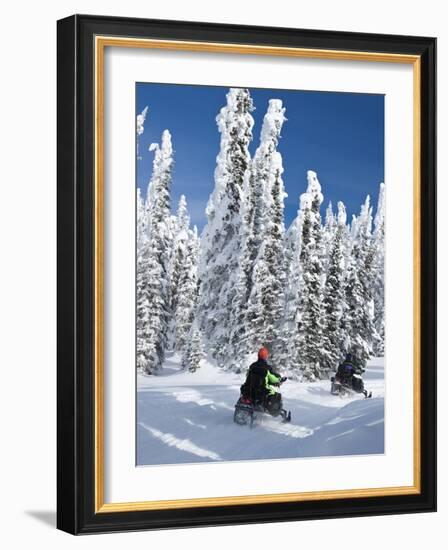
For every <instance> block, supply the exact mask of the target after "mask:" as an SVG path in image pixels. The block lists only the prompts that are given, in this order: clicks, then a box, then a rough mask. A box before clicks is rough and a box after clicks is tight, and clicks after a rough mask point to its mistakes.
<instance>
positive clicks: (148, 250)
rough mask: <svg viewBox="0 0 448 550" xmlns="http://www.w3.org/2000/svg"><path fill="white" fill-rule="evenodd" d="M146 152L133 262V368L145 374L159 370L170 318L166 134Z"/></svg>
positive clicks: (169, 157) (169, 175)
mask: <svg viewBox="0 0 448 550" xmlns="http://www.w3.org/2000/svg"><path fill="white" fill-rule="evenodd" d="M150 150H151V151H154V161H153V172H152V177H151V180H150V183H149V188H148V193H147V200H146V205H145V207H144V208H143V207H142V205H141V204H140V206H139V210H140V215H141V212H142V211H145V210H146V212H145V214H146V216H147V221H146V223H143V222H142V221H141V222H140V225H141V228H140V229H144V231H145V236H144V241H145V244H144V245H143V249H141V253H140V254H139V256H140V257H139V258H138V260H137V365H138V367H140V368H141V369H142V370H144V371H145V372H147V373H153V372H154V371H157V370H158V369H160V368H161V366H162V363H163V360H164V357H165V350H166V347H167V332H168V323H169V318H170V303H169V301H170V262H171V249H172V223H171V212H170V208H171V205H170V187H171V178H172V167H173V148H172V144H171V135H170V133H169V132H168V130H165V131H164V132H163V134H162V143H161V145H160V146H159V145H158V144H152V145H151V146H150ZM140 202H141V201H140ZM140 229H139V230H140Z"/></svg>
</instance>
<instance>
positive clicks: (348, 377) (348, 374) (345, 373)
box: [336, 353, 368, 397]
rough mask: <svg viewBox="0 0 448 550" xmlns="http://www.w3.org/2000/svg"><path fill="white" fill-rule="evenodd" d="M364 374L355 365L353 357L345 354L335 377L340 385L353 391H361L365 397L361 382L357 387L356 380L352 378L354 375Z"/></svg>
mask: <svg viewBox="0 0 448 550" xmlns="http://www.w3.org/2000/svg"><path fill="white" fill-rule="evenodd" d="M363 373H364V369H363V368H362V367H360V366H359V365H356V363H355V361H354V357H353V355H352V354H351V353H347V355H346V356H345V359H344V361H343V362H342V363H341V364H340V365H339V367H338V370H337V374H336V376H337V377H338V378H339V380H340V382H341V384H343V385H344V386H349V387H350V388H353V389H354V390H355V391H361V392H362V393H363V394H364V395H365V396H366V397H367V395H368V394H367V391H366V390H365V389H364V385H363V383H362V380H361V382H360V386H359V387H357V383H355V380H356V378H355V379H354V378H353V375H354V374H357V375H358V376H361V375H362V374H363Z"/></svg>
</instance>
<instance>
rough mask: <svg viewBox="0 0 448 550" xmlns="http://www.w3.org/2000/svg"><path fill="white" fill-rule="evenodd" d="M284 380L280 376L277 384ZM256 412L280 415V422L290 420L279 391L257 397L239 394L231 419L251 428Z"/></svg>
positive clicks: (289, 413) (289, 414) (289, 412)
mask: <svg viewBox="0 0 448 550" xmlns="http://www.w3.org/2000/svg"><path fill="white" fill-rule="evenodd" d="M285 381H286V378H282V379H281V381H280V382H279V385H280V384H283V382H285ZM258 413H267V414H269V415H271V416H274V417H277V416H280V417H281V418H282V422H284V423H285V422H291V411H287V410H286V409H284V408H283V401H282V396H281V394H280V393H276V394H274V395H267V396H263V397H260V398H259V399H252V398H251V397H248V396H244V395H240V397H239V399H238V401H237V402H236V404H235V412H234V414H233V421H234V422H235V423H236V424H239V425H240V426H245V425H249V426H250V427H251V428H252V427H253V424H254V421H255V420H256V418H257V417H258Z"/></svg>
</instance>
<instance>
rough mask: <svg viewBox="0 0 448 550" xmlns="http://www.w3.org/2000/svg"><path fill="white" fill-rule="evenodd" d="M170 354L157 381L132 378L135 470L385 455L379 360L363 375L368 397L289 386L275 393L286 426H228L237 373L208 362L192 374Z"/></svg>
mask: <svg viewBox="0 0 448 550" xmlns="http://www.w3.org/2000/svg"><path fill="white" fill-rule="evenodd" d="M179 362H180V358H179V357H178V356H176V355H172V356H171V357H169V358H168V359H167V360H166V363H165V365H164V369H163V372H162V373H161V374H159V375H157V376H144V375H140V374H139V375H138V376H137V465H140V466H141V465H150V464H182V463H192V462H208V461H223V460H226V461H228V460H249V459H268V458H270V459H273V458H299V457H320V456H337V455H353V454H372V453H374V454H379V453H383V452H384V362H383V359H382V358H377V359H373V360H371V361H370V362H369V364H368V367H367V371H366V373H365V375H364V380H365V384H366V389H368V390H372V391H373V398H372V399H364V397H363V396H359V395H356V396H353V397H349V398H347V397H345V398H341V397H338V396H332V395H331V394H330V382H329V381H321V382H315V383H307V384H305V383H298V382H295V381H293V380H288V381H287V382H286V383H285V384H283V386H282V388H281V392H282V395H283V402H284V406H285V408H287V409H290V410H291V414H292V421H291V423H289V424H282V423H281V421H280V420H279V419H278V418H272V417H270V416H268V415H265V414H261V415H260V416H259V417H258V419H257V420H256V423H255V425H254V428H252V429H250V428H249V427H248V426H238V425H236V424H234V422H233V411H234V405H235V402H236V401H237V399H238V396H239V387H240V386H241V384H242V383H243V381H244V378H245V376H244V375H243V374H240V375H237V374H233V373H229V372H222V371H220V370H218V369H217V368H215V367H214V366H212V365H211V364H209V363H207V362H206V361H204V362H203V366H202V367H201V368H200V369H199V370H198V371H196V372H195V373H190V372H185V371H182V370H180V369H179Z"/></svg>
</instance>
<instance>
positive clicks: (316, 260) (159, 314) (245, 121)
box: [137, 88, 385, 380]
mask: <svg viewBox="0 0 448 550" xmlns="http://www.w3.org/2000/svg"><path fill="white" fill-rule="evenodd" d="M253 108H254V107H253V102H252V98H251V96H250V93H249V91H248V90H247V89H237V88H233V89H230V90H229V92H228V94H227V103H226V105H225V106H224V107H223V108H222V109H221V111H220V113H219V114H218V116H217V119H216V121H217V125H218V130H219V132H220V134H221V144H220V152H219V154H218V157H217V166H216V170H215V188H214V190H213V193H212V194H211V196H210V199H209V202H208V205H207V208H206V215H207V224H206V226H205V228H204V231H203V233H202V235H201V238H200V239H199V238H198V235H197V231H196V228H194V229H190V223H189V217H188V212H187V205H186V201H185V198H184V197H182V198H181V201H180V203H179V207H178V212H177V215H176V216H173V215H171V205H170V186H171V180H172V167H173V150H172V145H171V136H170V134H169V132H168V131H165V132H164V134H163V136H162V143H161V145H160V146H159V145H153V146H152V147H151V149H152V150H153V151H154V162H153V173H152V177H151V180H150V183H149V186H148V192H147V195H146V197H145V198H144V199H143V198H142V197H141V196H140V194H138V199H137V200H138V216H137V217H138V220H137V366H138V368H140V369H142V370H144V371H146V372H148V373H154V372H155V371H157V370H158V369H160V368H161V367H162V364H163V361H164V354H165V351H166V350H168V349H173V350H177V351H179V352H181V353H182V354H183V355H182V356H183V364H184V366H185V367H186V368H189V369H190V370H195V369H196V368H198V366H199V365H200V361H201V359H202V358H203V357H204V354H205V351H206V352H207V354H209V356H210V357H211V358H213V359H214V361H215V362H216V363H217V364H218V365H219V366H220V367H223V368H226V369H233V370H235V371H239V370H241V369H243V368H246V367H247V362H248V356H249V355H250V354H252V353H253V352H254V350H256V349H258V348H259V347H260V346H261V345H265V346H267V347H268V348H270V350H271V354H272V361H273V363H274V364H275V365H276V366H277V367H278V368H281V369H282V370H283V371H287V372H289V374H290V375H291V376H294V377H296V378H297V379H303V380H316V379H321V378H324V377H327V376H328V375H329V373H330V372H332V371H333V370H334V369H335V368H336V366H337V365H338V363H339V362H340V360H341V359H342V357H343V356H344V355H345V354H346V353H347V352H350V353H352V355H353V356H354V357H355V360H356V361H358V362H359V363H360V364H362V365H365V363H366V361H367V360H368V359H369V358H370V357H371V356H372V355H374V354H375V355H383V353H384V214H385V211H384V208H385V203H384V196H385V194H384V184H381V188H380V196H379V202H378V207H377V211H376V215H375V219H374V220H373V213H372V207H371V205H370V199H369V197H367V198H366V201H365V203H364V204H363V205H362V207H361V211H360V214H359V216H357V217H354V218H353V220H352V222H351V224H347V219H346V212H345V207H344V205H343V203H341V202H339V203H338V205H337V212H334V211H333V208H332V206H331V204H330V205H329V207H328V208H327V212H326V217H325V221H324V223H323V222H322V220H321V214H320V210H321V205H322V202H323V195H322V192H321V186H320V184H319V181H318V179H317V175H316V174H315V172H312V171H309V172H308V185H307V189H306V192H305V193H303V194H302V195H301V196H300V205H299V209H298V212H297V217H296V218H295V220H294V221H293V223H292V224H291V225H290V227H289V229H288V230H287V231H286V230H285V223H284V200H285V197H286V193H285V189H284V185H283V180H282V173H283V166H282V157H281V154H280V153H279V151H278V150H277V147H278V143H279V139H280V134H281V130H282V126H283V124H284V123H285V121H286V118H285V109H284V107H283V106H282V102H281V101H280V100H276V99H272V100H270V102H269V107H268V111H267V113H266V115H265V117H264V121H263V125H262V129H261V134H260V143H259V146H258V148H257V150H256V151H255V154H254V156H253V157H251V155H250V152H249V145H250V143H251V141H252V139H253V134H252V131H253V126H254V120H253V117H252V115H251V112H252V111H253ZM204 350H205V351H204Z"/></svg>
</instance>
